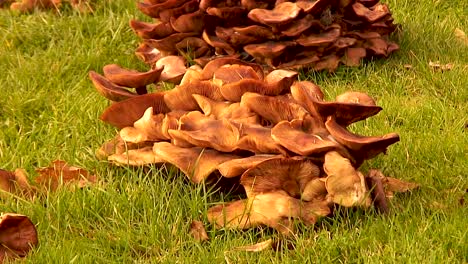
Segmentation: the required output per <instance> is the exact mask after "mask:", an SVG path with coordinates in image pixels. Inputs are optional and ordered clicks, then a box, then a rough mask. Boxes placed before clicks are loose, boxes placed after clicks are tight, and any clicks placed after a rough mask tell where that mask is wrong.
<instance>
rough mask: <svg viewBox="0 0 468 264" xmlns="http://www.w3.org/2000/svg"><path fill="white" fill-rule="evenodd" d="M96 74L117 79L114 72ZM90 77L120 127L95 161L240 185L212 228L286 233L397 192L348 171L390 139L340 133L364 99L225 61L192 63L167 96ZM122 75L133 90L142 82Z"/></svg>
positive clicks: (212, 215) (367, 108)
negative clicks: (162, 167)
mask: <svg viewBox="0 0 468 264" xmlns="http://www.w3.org/2000/svg"><path fill="white" fill-rule="evenodd" d="M106 72H107V76H108V77H110V79H118V78H117V77H118V76H119V73H120V72H121V70H116V71H106ZM158 74H159V75H158ZM149 75H151V74H149ZM154 75H155V76H156V75H158V76H159V77H160V76H161V75H160V72H159V73H154ZM90 76H91V78H92V79H93V81H94V83H95V84H96V87H97V88H98V91H99V92H100V93H101V94H102V95H104V96H105V97H106V98H108V99H110V100H111V101H115V102H113V103H112V104H111V105H110V106H109V107H108V108H107V109H106V110H105V111H104V113H103V114H102V116H101V119H102V120H103V121H104V122H106V123H109V124H111V125H113V126H115V127H117V128H119V129H120V131H119V133H118V135H117V136H116V137H115V138H114V139H112V140H110V141H109V142H106V143H105V144H103V146H102V147H101V148H100V149H99V150H98V152H97V153H98V156H99V157H101V158H103V159H107V160H108V161H111V162H113V163H115V164H118V165H123V166H128V165H130V166H145V165H150V164H172V165H174V166H175V167H177V168H179V169H180V170H181V171H182V172H183V173H184V174H185V175H186V176H187V177H188V178H189V179H190V180H191V181H192V182H194V183H201V182H206V183H210V182H211V183H213V182H218V181H221V180H223V179H230V180H231V181H229V182H231V183H232V182H238V183H240V184H241V185H242V186H243V188H244V190H245V194H246V199H244V200H238V201H234V202H231V203H227V204H220V205H217V206H214V207H212V208H210V209H209V210H208V219H209V221H210V222H212V223H214V224H215V225H216V226H218V227H221V226H225V227H233V228H249V227H252V226H256V225H267V226H270V227H273V228H275V229H277V230H279V231H280V232H282V233H290V232H291V230H292V223H293V222H292V221H291V220H292V219H294V218H297V219H300V220H301V221H303V222H304V223H306V224H313V223H315V222H316V220H317V218H318V217H320V216H326V215H329V214H330V213H331V208H332V205H333V204H338V205H342V206H345V207H352V206H360V207H365V208H367V207H369V206H370V205H371V204H372V201H373V199H372V198H375V199H374V201H375V202H376V204H377V205H378V207H379V210H383V211H386V210H387V205H386V197H387V196H388V195H389V192H391V191H398V190H401V189H402V188H398V187H394V186H395V184H394V183H395V181H396V182H398V181H397V180H395V179H391V178H387V177H385V176H382V175H381V174H378V173H376V172H373V173H370V174H369V175H368V176H367V177H366V176H364V175H363V174H362V173H361V172H360V171H359V170H358V168H359V167H360V165H361V164H362V163H363V162H364V161H365V160H367V159H371V158H373V157H375V156H376V155H378V154H380V153H383V152H385V151H386V149H387V147H388V146H389V145H391V144H393V143H396V142H398V141H399V136H398V135H397V134H395V133H390V134H387V135H384V136H376V137H367V136H361V135H356V134H353V133H352V132H350V131H349V130H348V129H347V127H348V126H349V125H350V124H352V123H354V122H357V121H360V120H364V119H366V118H368V117H371V116H373V115H375V114H377V113H378V112H379V111H380V110H382V108H381V107H379V106H376V104H375V102H374V100H373V99H372V98H371V97H369V96H368V95H367V94H365V93H361V92H347V93H344V94H341V95H339V96H338V97H337V98H336V99H335V101H325V100H324V96H323V93H322V91H321V89H320V87H318V86H317V85H315V84H314V83H312V82H309V81H297V72H295V71H291V70H283V69H277V70H273V71H271V72H269V73H268V74H265V73H264V71H263V69H262V67H261V66H259V65H257V64H252V63H247V62H245V61H243V60H240V59H234V58H220V59H215V60H212V61H210V62H209V63H207V64H206V65H205V67H204V68H201V67H198V66H193V67H191V68H189V69H188V70H187V72H186V73H185V74H184V75H183V76H181V81H180V85H177V86H176V87H175V88H174V89H172V90H169V91H163V92H156V93H149V94H144V95H139V96H136V95H135V94H131V93H129V92H128V91H126V90H125V91H124V90H121V89H120V88H119V89H118V87H113V86H108V80H107V79H105V78H104V77H102V76H100V75H98V74H96V73H94V72H92V73H90ZM132 76H133V78H132V79H131V80H133V81H134V82H135V84H136V83H138V84H141V83H144V82H146V80H149V79H151V80H152V78H151V77H148V75H145V74H141V73H134V74H132ZM159 77H158V78H159ZM156 79H157V78H156ZM126 80H128V81H129V80H130V79H126ZM134 86H138V85H134ZM389 179H390V180H389ZM389 183H390V184H389ZM392 186H393V187H392Z"/></svg>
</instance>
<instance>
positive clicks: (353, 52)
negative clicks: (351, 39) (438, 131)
mask: <svg viewBox="0 0 468 264" xmlns="http://www.w3.org/2000/svg"><path fill="white" fill-rule="evenodd" d="M366 54H367V53H366V49H365V48H359V47H353V48H347V49H346V51H345V56H344V57H343V58H342V59H341V60H342V62H343V63H344V64H345V65H347V66H359V64H360V61H361V59H362V58H364V57H366Z"/></svg>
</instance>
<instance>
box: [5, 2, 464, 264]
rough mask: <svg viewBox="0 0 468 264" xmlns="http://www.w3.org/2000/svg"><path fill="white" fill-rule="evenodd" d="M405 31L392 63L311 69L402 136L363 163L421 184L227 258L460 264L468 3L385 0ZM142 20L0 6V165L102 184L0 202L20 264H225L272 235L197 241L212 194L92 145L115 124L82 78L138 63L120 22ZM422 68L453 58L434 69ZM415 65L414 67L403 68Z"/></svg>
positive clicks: (107, 7) (119, 5)
mask: <svg viewBox="0 0 468 264" xmlns="http://www.w3.org/2000/svg"><path fill="white" fill-rule="evenodd" d="M386 2H387V3H389V5H390V8H391V10H392V11H393V15H394V17H395V20H396V22H397V23H399V24H401V25H402V32H401V33H400V34H399V35H398V36H397V37H398V42H399V43H400V44H401V51H399V52H398V53H396V54H394V55H392V56H391V58H389V59H388V60H378V61H372V62H368V63H366V64H364V65H363V66H361V67H359V68H352V69H351V68H340V69H339V70H338V72H337V73H336V74H333V75H329V74H308V75H307V76H304V78H308V79H311V80H313V81H315V82H316V83H318V84H319V85H320V86H321V87H322V88H323V89H324V90H325V92H326V97H327V98H329V99H330V98H333V97H334V96H335V95H337V94H339V93H341V92H343V91H346V90H360V91H366V92H368V93H369V94H371V95H372V96H373V97H375V98H377V100H378V104H379V105H381V106H383V108H384V110H383V111H382V112H381V113H380V114H379V115H377V116H376V117H373V118H371V119H369V120H367V121H364V122H361V123H359V124H356V125H355V126H354V127H353V130H354V131H356V132H359V133H361V134H365V135H381V134H384V133H388V132H397V133H399V134H400V136H401V142H399V143H398V144H396V145H394V146H391V147H390V149H389V151H388V153H387V155H385V156H384V155H381V156H378V157H377V158H375V159H373V160H370V161H368V162H367V163H365V164H364V166H363V167H362V169H363V170H364V171H366V170H367V169H368V168H380V169H382V170H383V171H384V173H385V174H387V175H389V176H393V177H397V178H401V179H405V180H409V181H414V182H418V183H420V184H421V185H422V187H421V189H420V190H419V191H416V192H413V193H411V194H406V195H399V196H397V197H396V198H395V200H394V206H393V207H392V213H391V214H390V215H388V216H381V215H378V214H376V213H374V212H362V211H355V210H350V211H345V210H343V211H342V212H340V213H339V214H338V215H337V216H336V217H334V218H330V219H325V220H323V221H322V222H321V223H319V224H318V225H317V227H316V228H305V227H302V228H301V232H300V233H299V236H298V237H297V238H296V239H294V241H293V242H294V244H295V247H296V248H295V250H287V249H283V250H280V251H277V252H274V251H265V252H260V253H246V252H232V253H229V254H228V258H229V260H230V261H231V263H322V262H333V263H393V262H398V263H449V262H450V263H467V262H468V242H467V241H468V225H467V221H466V216H467V215H468V209H467V206H466V204H465V205H461V204H460V202H459V199H460V198H462V197H463V196H464V197H465V199H466V198H467V196H466V189H467V188H468V181H467V179H466V177H467V171H468V128H467V125H468V89H467V86H468V66H467V65H468V46H466V45H464V44H463V43H462V42H461V41H459V40H458V39H457V38H456V37H455V35H454V30H455V29H456V28H459V29H461V30H463V31H464V32H467V33H468V14H467V12H466V11H467V10H468V2H466V1H465V0H453V1H440V0H421V1H408V0H388V1H386ZM132 18H139V19H141V20H146V21H148V18H146V17H144V16H143V15H142V14H141V13H140V12H139V11H138V10H137V9H136V7H135V2H134V1H133V0H119V1H110V0H101V1H97V4H96V12H95V14H93V15H91V14H79V13H76V12H74V11H73V10H71V9H70V8H67V7H65V9H63V10H62V11H61V12H60V13H59V14H56V13H53V12H41V11H38V12H35V13H34V14H33V15H19V14H14V13H11V12H10V11H7V10H0V69H1V71H0V87H1V94H0V167H1V168H3V169H7V170H14V169H16V168H24V169H26V170H27V171H28V172H29V175H30V177H31V179H32V178H34V177H35V172H34V168H36V167H40V166H47V165H48V164H49V163H50V162H51V161H53V160H55V159H63V160H66V161H68V162H69V163H70V164H74V165H78V166H82V167H85V168H88V169H91V170H94V171H95V172H96V173H97V175H98V176H99V178H100V179H101V183H100V184H98V185H97V186H95V187H92V188H89V189H83V190H80V191H75V192H69V191H64V190H63V191H59V192H56V193H52V194H50V195H48V197H46V198H44V199H37V200H35V201H32V202H31V201H24V200H19V199H13V198H11V199H4V200H2V201H1V203H0V211H1V212H17V213H21V214H25V215H28V216H30V217H31V219H32V220H33V222H34V223H36V224H37V228H38V232H39V236H40V246H39V247H38V248H36V249H35V250H34V251H33V252H32V253H31V254H30V255H29V256H28V257H27V258H26V259H25V260H24V261H25V262H29V263H72V262H73V263H129V262H134V263H222V262H224V261H225V258H224V254H223V252H224V251H226V250H229V249H231V248H233V247H235V246H241V245H246V244H252V243H256V242H258V241H262V240H264V239H267V238H270V237H276V236H277V234H275V232H273V231H272V230H269V229H265V228H259V229H253V230H248V231H232V230H214V229H213V227H211V226H208V233H209V236H210V241H209V242H208V243H204V244H199V243H197V242H195V241H194V240H193V239H192V238H191V236H190V235H189V234H188V231H187V230H188V227H189V222H190V220H191V219H201V220H203V221H205V222H207V221H206V219H205V218H204V215H205V213H206V210H207V208H208V207H209V206H211V205H212V204H213V203H215V202H217V201H219V200H220V196H219V194H214V193H213V192H212V190H210V189H208V188H205V187H204V186H195V185H192V184H190V183H188V182H187V181H186V180H185V179H184V177H183V176H182V175H181V174H179V173H177V172H176V171H174V170H170V169H166V168H156V167H152V168H150V169H148V170H143V169H129V168H115V167H112V166H109V165H108V164H107V163H104V162H100V161H98V160H97V159H96V158H95V156H94V151H95V149H97V148H98V147H99V146H100V144H101V143H102V142H104V141H105V140H107V139H109V138H111V137H112V136H113V135H114V134H115V132H116V130H115V129H114V128H111V127H110V126H108V125H105V124H104V123H102V122H100V121H99V120H98V117H99V115H100V113H101V112H102V111H103V109H104V108H105V107H106V106H107V105H108V102H107V101H106V100H105V99H103V98H102V97H100V96H99V95H98V94H97V93H96V91H95V90H94V88H93V86H92V84H91V82H90V81H89V80H88V78H87V73H88V72H89V71H90V70H96V71H98V72H101V70H102V67H103V66H104V65H106V64H111V63H117V64H120V65H122V66H124V67H129V68H133V69H141V70H142V69H145V66H144V65H143V64H142V63H141V62H140V61H138V59H137V58H136V56H134V55H133V52H134V49H135V48H136V46H137V43H138V42H139V40H138V38H137V37H136V36H135V35H134V34H133V32H132V31H131V30H130V28H129V26H128V21H129V20H130V19H132ZM429 61H440V62H441V63H453V64H454V65H455V66H454V68H453V69H452V70H451V71H445V72H438V71H433V70H432V69H431V68H430V67H429V66H428V63H429ZM405 64H411V65H412V66H413V67H412V69H409V70H408V69H405V67H404V65H405Z"/></svg>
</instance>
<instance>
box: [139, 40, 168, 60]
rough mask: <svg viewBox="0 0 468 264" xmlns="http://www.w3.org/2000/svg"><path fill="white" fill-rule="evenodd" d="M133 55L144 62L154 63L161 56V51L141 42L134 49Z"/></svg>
mask: <svg viewBox="0 0 468 264" xmlns="http://www.w3.org/2000/svg"><path fill="white" fill-rule="evenodd" d="M135 55H136V56H137V57H138V58H140V59H141V60H142V61H143V62H144V63H146V64H149V65H154V64H155V63H156V62H157V61H158V60H159V59H160V58H161V56H163V53H162V52H161V51H160V50H158V49H155V48H153V47H151V46H150V45H148V44H146V43H141V44H140V46H138V48H137V49H136V51H135Z"/></svg>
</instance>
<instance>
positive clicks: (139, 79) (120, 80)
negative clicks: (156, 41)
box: [103, 64, 164, 88]
mask: <svg viewBox="0 0 468 264" xmlns="http://www.w3.org/2000/svg"><path fill="white" fill-rule="evenodd" d="M163 69H164V68H163V67H160V68H155V69H152V70H149V71H147V72H138V71H135V70H127V69H124V68H122V67H120V66H119V65H117V64H109V65H106V66H104V68H103V71H104V76H105V77H106V78H107V79H108V80H109V81H111V82H113V83H115V84H117V85H121V86H125V87H131V88H139V87H144V86H146V85H148V84H152V83H155V82H156V81H157V80H158V79H159V76H161V72H162V71H163Z"/></svg>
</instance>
